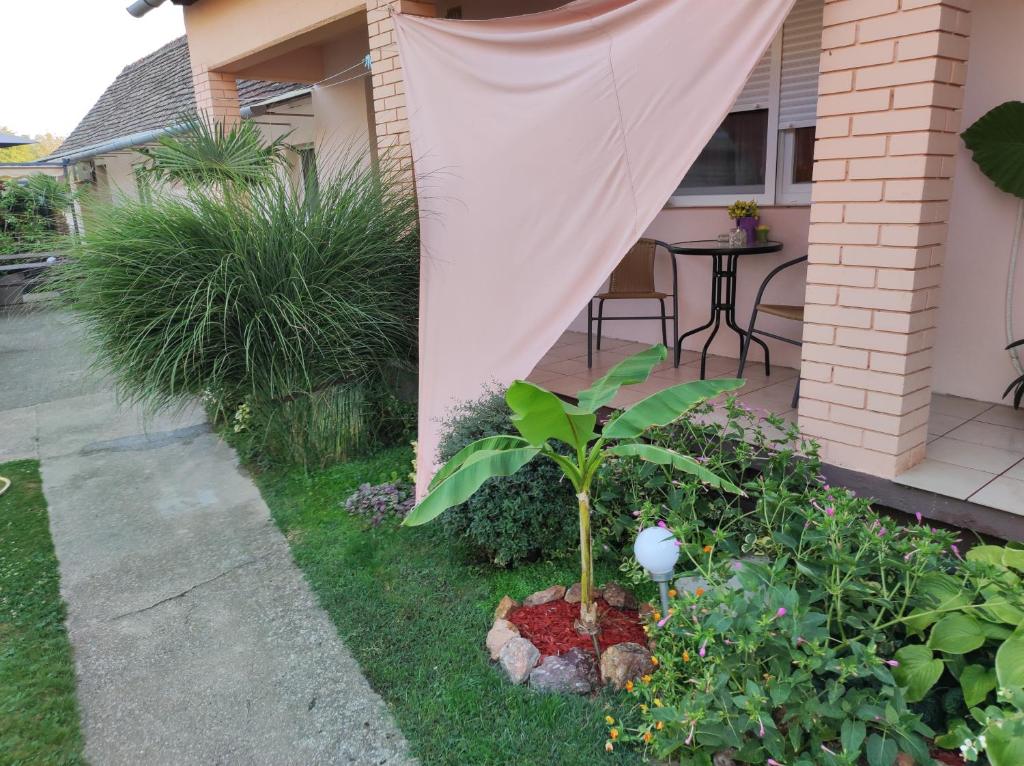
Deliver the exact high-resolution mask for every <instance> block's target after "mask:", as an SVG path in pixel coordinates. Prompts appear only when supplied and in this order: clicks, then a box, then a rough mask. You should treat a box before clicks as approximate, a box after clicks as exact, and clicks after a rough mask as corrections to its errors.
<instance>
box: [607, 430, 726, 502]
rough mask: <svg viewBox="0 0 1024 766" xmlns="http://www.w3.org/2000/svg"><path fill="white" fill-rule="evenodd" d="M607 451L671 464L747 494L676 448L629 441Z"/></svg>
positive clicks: (719, 487) (709, 481) (706, 479)
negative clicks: (671, 448) (675, 449)
mask: <svg viewBox="0 0 1024 766" xmlns="http://www.w3.org/2000/svg"><path fill="white" fill-rule="evenodd" d="M605 451H606V452H607V453H608V454H609V455H618V456H619V457H638V458H640V459H641V460H646V461H648V462H650V463H657V464H658V465H667V466H671V467H672V468H674V469H675V470H677V471H682V472H683V473H688V474H690V475H692V476H696V477H697V478H698V479H700V480H701V481H703V482H704V483H705V484H709V485H711V486H712V487H715V488H717V489H724V490H725V491H726V492H732V493H733V494H735V495H742V494H745V493H744V492H743V490H742V489H740V488H739V487H737V486H736V485H735V484H733V483H732V482H731V481H728V480H726V479H723V478H722V477H721V476H719V475H718V474H716V473H714V472H713V471H709V470H708V469H707V468H705V467H704V466H702V465H701V464H700V463H698V462H697V461H696V460H694V459H693V458H692V457H690V456H689V455H683V454H680V453H679V452H676V451H674V450H670V449H666V448H665V447H659V446H657V445H655V444H641V443H635V442H629V443H626V444H616V445H615V446H614V447H609V448H608V449H607V450H605Z"/></svg>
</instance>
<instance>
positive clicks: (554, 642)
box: [508, 599, 647, 657]
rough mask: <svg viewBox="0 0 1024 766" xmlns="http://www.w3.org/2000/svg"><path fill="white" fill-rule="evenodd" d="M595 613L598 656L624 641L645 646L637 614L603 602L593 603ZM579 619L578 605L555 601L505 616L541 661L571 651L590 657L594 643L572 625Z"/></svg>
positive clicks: (645, 639) (524, 607)
mask: <svg viewBox="0 0 1024 766" xmlns="http://www.w3.org/2000/svg"><path fill="white" fill-rule="evenodd" d="M597 612H598V615H599V616H600V622H601V633H600V634H599V635H598V637H597V639H598V644H599V645H600V647H601V651H602V652H603V651H604V650H605V649H607V648H608V647H609V646H613V645H614V644H621V643H624V642H626V641H632V642H633V643H635V644H640V645H641V646H646V645H647V634H645V633H644V629H643V627H641V625H640V618H639V615H638V613H637V612H635V611H633V610H631V609H616V608H615V607H613V606H608V604H607V603H606V602H605V601H604V600H603V599H598V601H597ZM579 616H580V605H579V604H570V603H569V602H567V601H564V600H563V599H556V600H554V601H549V602H548V603H546V604H541V605H539V606H517V607H516V608H515V609H513V610H512V611H511V612H510V613H509V615H508V620H509V622H511V623H512V624H513V625H515V626H516V627H517V628H519V633H520V634H521V635H522V636H523V638H528V639H530V641H532V642H533V645H534V646H536V647H537V649H539V650H540V653H541V656H542V657H549V656H551V655H557V654H564V653H565V652H567V651H569V650H570V649H572V648H574V647H578V648H580V649H586V650H587V651H589V652H591V653H593V651H594V642H593V641H592V640H591V638H590V636H585V635H580V634H579V633H577V632H576V628H575V627H574V625H573V623H575V621H576V619H577V618H578V617H579Z"/></svg>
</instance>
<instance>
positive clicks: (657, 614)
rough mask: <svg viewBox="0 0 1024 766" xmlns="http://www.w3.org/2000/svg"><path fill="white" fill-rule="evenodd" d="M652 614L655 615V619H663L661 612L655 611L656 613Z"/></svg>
mask: <svg viewBox="0 0 1024 766" xmlns="http://www.w3.org/2000/svg"><path fill="white" fill-rule="evenodd" d="M651 616H652V617H653V618H654V619H655V620H660V619H661V612H655V613H654V614H652V615H651Z"/></svg>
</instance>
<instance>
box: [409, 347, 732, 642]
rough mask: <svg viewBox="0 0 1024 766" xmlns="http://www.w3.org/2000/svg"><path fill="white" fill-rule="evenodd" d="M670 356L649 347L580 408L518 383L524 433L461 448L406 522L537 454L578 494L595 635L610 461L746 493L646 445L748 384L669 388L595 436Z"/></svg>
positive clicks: (517, 407)
mask: <svg viewBox="0 0 1024 766" xmlns="http://www.w3.org/2000/svg"><path fill="white" fill-rule="evenodd" d="M667 353H668V352H667V349H666V348H665V347H664V346H660V345H659V346H652V347H651V348H649V349H647V350H645V351H641V352H640V353H639V354H636V355H634V356H631V357H629V358H627V359H625V360H623V361H622V362H620V363H619V364H617V365H616V366H615V367H613V368H612V369H611V370H610V371H609V372H608V374H607V375H605V376H604V377H602V378H600V379H599V380H597V381H596V382H595V383H594V384H593V385H592V386H590V388H587V389H584V390H583V391H580V392H579V393H578V394H577V399H578V403H577V404H570V403H569V402H566V401H564V400H562V399H560V398H559V397H557V396H556V395H555V394H553V393H552V392H550V391H548V390H546V389H544V388H541V387H540V386H536V385H534V384H533V383H528V382H526V381H522V380H517V381H515V382H514V383H513V384H512V385H511V386H509V389H508V391H507V392H506V394H505V399H506V401H507V402H508V405H509V407H510V408H511V409H512V411H513V413H515V414H514V415H513V417H512V423H513V425H514V426H515V428H516V430H517V431H518V432H519V434H518V435H499V436H489V437H485V438H483V439H479V440H478V441H475V442H473V443H472V444H470V445H468V446H467V447H465V448H464V449H463V450H461V451H460V452H459V453H458V454H456V455H455V456H454V457H453V458H451V459H450V460H449V461H448V462H447V463H446V464H445V465H444V466H443V467H442V468H441V469H440V470H439V471H438V472H437V474H436V475H435V476H434V479H433V481H431V483H430V486H429V492H428V493H427V495H426V497H424V498H423V500H422V501H421V502H420V503H419V504H418V505H417V506H416V508H414V509H413V511H412V512H411V513H410V514H409V516H408V517H407V518H406V520H405V522H404V523H405V524H408V525H417V524H424V523H426V522H428V521H430V520H431V519H433V518H435V517H437V516H438V515H440V514H441V513H443V512H444V511H445V510H446V509H448V508H450V507H452V506H453V505H458V504H459V503H462V502H464V501H465V500H466V499H468V498H469V497H470V496H471V495H472V494H473V493H474V492H476V491H477V489H479V488H480V486H481V485H482V484H483V483H484V482H485V481H487V480H488V479H490V478H493V477H495V476H510V475H512V474H514V473H515V472H516V471H518V470H519V469H520V468H522V467H523V466H524V465H526V464H527V463H528V462H530V461H531V460H533V459H534V458H536V457H542V458H544V459H547V460H551V461H554V462H555V463H556V464H557V465H558V466H559V468H561V469H562V472H563V473H564V474H565V476H566V477H567V478H568V480H569V482H570V483H571V484H572V487H573V489H574V490H575V492H576V499H577V510H578V513H579V525H580V563H581V566H580V621H579V622H580V627H581V629H582V630H584V631H585V632H590V633H593V632H596V630H597V606H596V604H595V603H594V599H593V594H592V588H593V580H594V567H593V557H592V550H591V534H590V502H591V498H590V493H591V485H592V483H593V481H594V476H595V474H596V473H597V471H598V469H599V468H600V467H601V464H602V463H603V462H604V461H605V459H606V458H608V457H610V456H613V455H614V456H620V457H623V456H635V457H638V458H640V459H642V460H648V461H650V462H653V463H658V464H660V465H664V466H669V467H671V468H672V469H673V470H674V471H677V472H680V473H685V474H690V475H692V476H694V477H696V478H697V479H699V480H700V481H702V482H704V483H705V484H707V485H710V486H712V487H715V488H718V489H722V490H726V491H728V492H734V493H741V490H740V489H739V488H738V487H737V486H736V485H735V484H733V483H732V482H729V481H727V480H725V479H722V478H720V477H719V476H718V475H716V474H715V473H713V472H712V471H710V470H708V469H707V468H705V467H704V466H703V465H702V464H701V463H699V462H698V461H697V460H695V459H694V458H692V457H691V456H689V455H685V454H682V453H680V452H676V451H674V450H671V449H668V448H666V447H660V446H656V445H653V444H647V443H644V442H643V441H641V437H642V436H643V435H644V433H645V432H646V431H647V430H648V429H649V428H652V427H654V426H663V425H666V424H668V423H671V422H673V421H674V420H676V419H678V418H679V417H680V416H682V415H683V414H684V413H686V412H687V411H688V410H689V409H691V408H692V407H694V406H696V405H698V404H700V403H701V402H704V401H706V400H708V399H710V398H713V397H715V396H718V395H719V394H721V393H724V392H726V391H732V390H735V389H737V388H739V387H740V386H741V385H743V381H741V380H734V379H724V380H699V381H694V382H691V383H682V384H680V385H676V386H671V387H669V388H666V389H663V390H661V391H658V392H657V393H655V394H651V395H650V396H648V397H646V398H645V399H641V400H640V401H639V402H637V403H636V404H634V405H633V406H631V407H629V408H628V409H626V410H625V411H622V412H619V413H617V414H615V415H613V416H612V418H611V419H610V420H609V421H608V422H607V423H606V424H605V426H604V428H603V429H602V430H601V433H598V432H597V430H596V426H597V411H598V409H600V408H601V407H604V406H606V405H607V404H609V403H610V402H611V401H612V400H613V399H614V398H615V395H616V394H617V393H618V392H619V389H620V388H621V387H622V386H626V385H632V384H637V383H642V382H643V381H645V380H647V378H648V377H649V376H650V374H651V371H652V370H653V369H654V367H655V366H656V365H658V364H659V363H661V362H662V361H664V359H665V357H666V355H667ZM555 443H561V444H564V445H566V446H567V447H568V448H569V450H570V454H569V455H564V454H561V453H560V452H559V451H558V450H557V449H556V448H555V446H554V444H555Z"/></svg>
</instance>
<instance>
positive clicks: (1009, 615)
mask: <svg viewBox="0 0 1024 766" xmlns="http://www.w3.org/2000/svg"><path fill="white" fill-rule="evenodd" d="M981 592H982V594H983V595H984V596H985V605H984V607H985V611H986V612H989V613H990V614H991V615H992V618H993V619H996V620H1000V621H1001V622H1004V623H1006V624H1007V625H1012V626H1014V627H1016V626H1018V625H1020V624H1022V623H1024V611H1021V610H1020V608H1019V607H1017V606H1016V605H1015V604H1013V603H1011V601H1010V598H1011V596H1010V593H1009V589H1003V588H999V587H998V586H989V587H986V588H982V589H981ZM1017 600H1018V601H1019V600H1020V599H1017Z"/></svg>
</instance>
